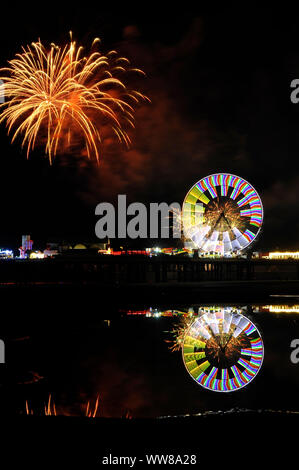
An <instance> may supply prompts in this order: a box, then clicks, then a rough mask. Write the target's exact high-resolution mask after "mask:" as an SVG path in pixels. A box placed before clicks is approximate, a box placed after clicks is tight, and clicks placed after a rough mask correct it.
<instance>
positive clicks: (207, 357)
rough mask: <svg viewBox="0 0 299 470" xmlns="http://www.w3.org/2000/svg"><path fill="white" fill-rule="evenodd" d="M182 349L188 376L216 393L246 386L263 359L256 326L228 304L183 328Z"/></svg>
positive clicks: (262, 347) (262, 349)
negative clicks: (185, 328) (184, 330)
mask: <svg viewBox="0 0 299 470" xmlns="http://www.w3.org/2000/svg"><path fill="white" fill-rule="evenodd" d="M182 352H183V360H184V364H185V367H186V369H187V371H188V372H189V374H190V375H191V377H192V378H193V379H194V380H195V381H196V382H197V383H198V384H199V385H201V386H202V387H204V388H206V389H208V390H212V391H216V392H232V391H235V390H238V389H240V388H243V387H245V386H246V385H248V384H249V383H250V382H251V381H252V380H253V379H254V377H255V376H256V375H257V373H258V372H259V370H260V368H261V365H262V362H263V358H264V346H263V341H262V338H261V335H260V333H259V331H258V329H257V328H256V326H255V325H254V324H253V323H252V322H251V321H250V320H249V319H248V318H246V317H245V316H244V315H242V314H240V313H239V312H237V311H236V310H233V309H231V308H228V307H227V308H222V309H220V310H219V311H217V312H215V313H203V314H202V315H201V316H200V317H198V318H196V320H195V321H194V322H193V323H192V324H191V325H190V326H189V328H187V330H186V333H185V336H184V341H183V347H182Z"/></svg>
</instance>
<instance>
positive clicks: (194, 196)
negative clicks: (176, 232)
mask: <svg viewBox="0 0 299 470" xmlns="http://www.w3.org/2000/svg"><path fill="white" fill-rule="evenodd" d="M182 222H183V229H184V235H185V237H186V238H187V239H190V240H192V242H193V245H194V246H195V247H197V248H199V249H200V250H201V251H203V252H214V253H218V254H220V255H225V254H227V253H232V252H239V251H242V250H244V249H245V248H247V247H248V246H249V245H250V244H251V243H252V242H253V241H254V240H255V239H256V237H257V235H258V233H259V231H260V229H261V226H262V222H263V206H262V202H261V199H260V197H259V195H258V193H257V191H256V190H255V189H254V188H253V187H252V186H251V184H250V183H248V182H247V181H246V180H244V179H243V178H241V177H239V176H235V175H231V174H229V173H215V174H213V175H210V176H206V177H205V178H202V179H201V180H200V181H198V182H197V183H195V184H194V186H193V187H192V188H191V189H190V191H189V192H188V193H187V195H186V197H185V200H184V203H183V210H182Z"/></svg>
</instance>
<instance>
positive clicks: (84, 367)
mask: <svg viewBox="0 0 299 470" xmlns="http://www.w3.org/2000/svg"><path fill="white" fill-rule="evenodd" d="M0 297H1V299H2V312H1V317H0V338H2V339H3V340H4V341H5V346H6V364H5V365H0V383H1V387H0V412H1V413H2V414H20V413H25V407H26V400H27V403H28V407H29V409H32V410H33V412H34V414H43V407H44V403H46V402H47V401H48V397H49V394H51V396H52V400H53V402H55V405H56V409H57V413H58V414H70V415H84V414H85V409H86V405H87V402H88V401H90V406H91V408H92V407H93V406H94V404H95V400H96V397H97V395H99V397H100V398H99V410H98V412H97V415H98V416H105V417H121V416H125V415H126V414H127V415H128V414H129V415H131V416H133V417H157V416H176V415H185V414H193V413H199V412H204V411H207V410H228V409H231V408H236V407H240V408H249V409H273V410H286V409H288V410H298V411H299V403H298V386H299V364H297V365H296V364H293V363H292V362H291V360H290V354H291V347H290V343H291V341H292V340H293V339H294V338H299V298H298V299H296V298H285V299H277V298H276V299H275V298H272V299H269V303H268V305H255V304H254V303H253V304H252V305H247V306H245V305H239V306H238V307H240V308H242V313H243V314H244V315H246V316H247V317H248V318H249V319H250V320H251V321H252V322H253V323H254V324H255V325H256V326H257V327H258V329H259V331H260V333H261V335H262V338H263V341H264V347H265V356H264V362H263V365H262V368H261V370H260V372H259V373H258V375H257V377H256V378H255V379H254V380H253V381H252V382H251V383H250V384H249V385H248V386H247V387H245V388H244V389H241V390H239V391H235V392H231V393H227V394H225V393H223V394H221V393H215V392H211V391H207V390H204V389H203V388H201V387H200V386H199V385H198V384H197V383H195V381H194V380H192V378H191V377H190V376H189V374H188V373H187V371H186V369H185V366H184V364H183V360H182V354H181V352H180V351H179V352H171V351H170V349H169V346H170V345H171V343H169V342H167V341H171V339H172V338H173V335H172V333H171V331H172V330H173V329H174V328H175V327H176V325H180V324H181V322H182V321H183V320H182V319H183V317H184V314H187V313H188V311H189V314H190V312H191V313H192V314H193V315H196V314H197V312H198V309H201V308H202V307H205V306H207V305H206V304H204V305H203V304H201V303H200V299H199V303H198V304H197V305H189V304H188V302H187V299H186V303H185V305H169V306H168V305H164V306H159V305H147V304H144V305H134V304H133V303H132V306H130V307H128V306H126V307H122V306H121V302H120V300H119V299H111V304H108V305H107V304H106V305H103V303H102V302H101V289H100V288H98V289H96V290H95V289H94V290H93V292H92V293H91V292H89V291H86V289H84V288H74V287H72V286H68V287H66V286H56V287H53V286H52V287H49V288H36V287H35V288H34V287H27V288H26V287H24V288H16V287H12V288H5V289H2V290H0ZM253 300H254V299H253ZM296 300H298V305H297V306H296V305H295V304H296ZM278 301H280V304H278V303H277V302H278ZM271 303H275V305H271ZM282 304H283V305H282ZM230 305H231V306H234V302H233V299H232V303H231V304H230ZM150 309H152V310H150ZM169 310H171V311H169Z"/></svg>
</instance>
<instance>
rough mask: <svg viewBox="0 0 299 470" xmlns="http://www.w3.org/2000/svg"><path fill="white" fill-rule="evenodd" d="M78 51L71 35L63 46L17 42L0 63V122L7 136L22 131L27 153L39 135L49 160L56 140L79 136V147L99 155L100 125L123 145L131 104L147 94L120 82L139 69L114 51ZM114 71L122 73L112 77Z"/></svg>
mask: <svg viewBox="0 0 299 470" xmlns="http://www.w3.org/2000/svg"><path fill="white" fill-rule="evenodd" d="M98 42H99V40H98V38H96V39H95V40H94V41H93V44H92V47H91V52H90V54H89V55H88V56H86V57H83V56H82V50H83V48H82V47H77V45H76V42H75V41H72V37H71V40H70V43H69V44H68V45H66V46H64V47H59V46H56V45H55V44H51V47H50V49H49V50H47V49H46V47H45V46H44V45H43V44H42V43H41V42H40V40H39V41H38V42H34V43H32V44H31V46H27V47H23V48H22V51H23V52H22V53H20V54H17V55H16V56H15V58H14V59H13V60H11V61H9V66H8V67H6V68H2V69H0V74H1V77H0V79H1V80H3V82H4V85H5V102H4V103H2V104H1V105H0V109H2V110H3V111H2V114H1V115H0V122H3V121H6V125H7V128H8V133H10V132H11V131H12V130H13V129H14V131H13V137H12V141H14V140H15V139H16V138H17V137H18V136H19V135H21V136H22V137H23V140H22V146H27V158H28V156H29V153H30V151H31V150H32V149H33V148H34V147H35V145H36V143H37V141H38V142H39V144H40V143H41V141H45V142H46V144H45V152H46V155H47V156H48V157H49V160H50V163H51V162H52V159H53V157H54V156H55V155H56V154H57V152H58V151H59V150H60V151H61V150H62V146H65V145H67V146H70V144H71V142H72V137H73V140H74V142H77V141H78V138H79V139H80V140H82V141H83V142H84V144H83V145H82V146H81V147H83V148H82V153H85V154H86V155H87V156H88V158H91V156H93V157H95V158H96V160H97V161H99V158H100V154H99V147H100V146H101V144H102V143H103V138H104V130H105V133H107V131H109V132H110V133H112V134H113V135H114V136H115V137H116V138H117V140H118V141H119V142H120V143H123V144H125V145H126V146H127V147H128V146H129V144H130V137H129V135H128V132H127V130H126V129H127V128H132V127H134V113H135V107H136V105H138V104H139V103H140V102H141V101H144V100H147V101H149V100H148V98H147V97H146V96H144V95H143V94H142V93H140V92H138V91H136V90H129V89H128V88H127V86H126V85H125V83H124V78H125V77H126V75H127V73H128V72H136V73H138V74H142V75H144V73H143V72H142V71H141V70H139V69H133V68H130V67H129V61H128V59H126V58H124V57H119V56H118V55H117V53H116V52H115V51H110V52H109V53H108V54H106V55H102V54H101V53H100V52H98V51H95V49H94V46H95V44H96V43H98ZM119 76H121V77H122V79H120V78H118V77H119Z"/></svg>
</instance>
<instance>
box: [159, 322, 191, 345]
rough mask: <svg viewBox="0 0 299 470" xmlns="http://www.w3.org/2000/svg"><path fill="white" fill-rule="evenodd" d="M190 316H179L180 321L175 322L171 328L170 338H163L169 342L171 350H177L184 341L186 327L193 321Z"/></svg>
mask: <svg viewBox="0 0 299 470" xmlns="http://www.w3.org/2000/svg"><path fill="white" fill-rule="evenodd" d="M193 320H194V319H193V318H192V316H190V317H181V319H180V322H179V323H177V324H175V325H174V327H173V329H172V330H171V332H170V333H171V335H172V339H171V340H165V342H166V343H169V344H170V345H169V349H170V351H171V352H175V351H179V350H180V349H181V348H182V346H183V343H184V338H185V333H186V330H187V328H188V327H189V326H190V325H191V323H192V322H193Z"/></svg>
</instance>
